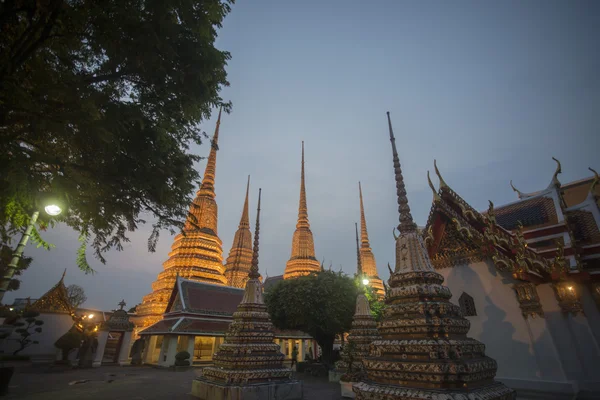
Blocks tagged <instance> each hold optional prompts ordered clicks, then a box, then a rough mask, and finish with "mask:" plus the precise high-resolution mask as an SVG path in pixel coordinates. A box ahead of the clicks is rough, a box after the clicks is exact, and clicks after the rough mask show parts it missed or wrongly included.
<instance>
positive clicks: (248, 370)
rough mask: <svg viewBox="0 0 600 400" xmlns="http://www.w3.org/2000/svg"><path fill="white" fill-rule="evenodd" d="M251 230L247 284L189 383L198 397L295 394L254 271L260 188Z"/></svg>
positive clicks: (295, 399)
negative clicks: (221, 337)
mask: <svg viewBox="0 0 600 400" xmlns="http://www.w3.org/2000/svg"><path fill="white" fill-rule="evenodd" d="M257 209H258V210H257V214H256V227H255V234H254V251H253V256H252V266H251V268H250V272H249V274H248V278H249V279H248V280H247V282H246V289H245V291H244V297H243V299H242V301H241V303H240V304H239V305H238V308H237V311H236V312H235V313H234V315H233V322H232V323H231V325H230V326H229V330H228V332H227V334H226V335H225V342H224V343H223V344H221V346H220V347H219V349H218V351H217V353H216V354H215V356H214V358H213V361H214V365H213V366H211V367H206V368H204V369H203V370H202V376H200V377H198V378H196V379H195V380H194V381H193V383H192V395H193V396H195V397H199V398H201V399H206V400H209V399H225V398H228V399H233V398H235V399H240V400H243V399H245V398H247V399H250V398H251V399H259V398H265V399H275V398H286V399H289V400H300V399H302V397H303V393H302V383H301V382H299V381H295V380H292V379H291V377H292V370H291V369H289V368H286V367H284V366H283V360H284V355H283V354H282V353H281V352H280V347H279V345H277V344H275V343H274V341H273V339H274V338H275V329H274V326H273V324H272V323H271V318H270V317H269V313H268V312H267V306H266V305H265V304H264V301H263V288H262V284H261V282H260V279H259V278H260V274H259V272H258V239H259V229H260V189H259V195H258V207H257Z"/></svg>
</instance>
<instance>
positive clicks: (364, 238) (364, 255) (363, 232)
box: [358, 182, 385, 299]
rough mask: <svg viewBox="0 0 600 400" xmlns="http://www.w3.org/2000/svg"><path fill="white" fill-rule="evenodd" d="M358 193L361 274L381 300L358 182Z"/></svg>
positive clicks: (379, 280)
mask: <svg viewBox="0 0 600 400" xmlns="http://www.w3.org/2000/svg"><path fill="white" fill-rule="evenodd" d="M358 193H359V197H360V259H361V266H362V274H363V275H364V276H366V277H367V278H368V279H369V286H371V287H372V288H373V290H374V291H375V293H376V294H377V297H378V298H379V299H383V297H384V296H385V290H384V289H383V281H382V280H381V279H380V278H379V274H378V273H377V263H376V262H375V255H374V254H373V250H371V244H370V243H369V234H368V233H367V219H366V218H365V207H364V205H363V196H362V188H361V186H360V182H358Z"/></svg>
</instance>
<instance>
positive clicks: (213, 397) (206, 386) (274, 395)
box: [192, 377, 304, 400]
mask: <svg viewBox="0 0 600 400" xmlns="http://www.w3.org/2000/svg"><path fill="white" fill-rule="evenodd" d="M303 394H304V392H303V388H302V382H300V381H294V380H286V381H279V382H267V383H254V384H249V385H243V386H236V385H223V384H218V383H215V382H211V381H208V380H205V379H204V378H201V377H200V378H196V379H194V380H193V381H192V396H194V397H196V398H199V399H202V400H280V399H286V400H302V398H303Z"/></svg>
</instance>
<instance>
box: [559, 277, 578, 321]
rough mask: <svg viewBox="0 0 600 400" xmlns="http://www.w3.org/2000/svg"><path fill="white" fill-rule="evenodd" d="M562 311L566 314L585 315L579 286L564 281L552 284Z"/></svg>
mask: <svg viewBox="0 0 600 400" xmlns="http://www.w3.org/2000/svg"><path fill="white" fill-rule="evenodd" d="M552 288H553V289H554V294H555V295H556V299H557V300H558V305H559V307H560V309H561V311H562V312H563V313H565V314H573V315H577V314H578V313H582V314H583V305H582V304H581V297H580V294H579V291H578V290H577V286H576V285H575V284H574V283H573V282H568V281H562V282H556V283H553V284H552Z"/></svg>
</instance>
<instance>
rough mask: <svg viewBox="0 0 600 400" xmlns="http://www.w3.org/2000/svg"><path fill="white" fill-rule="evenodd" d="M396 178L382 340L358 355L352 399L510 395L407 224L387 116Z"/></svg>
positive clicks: (453, 399) (420, 240) (414, 228)
mask: <svg viewBox="0 0 600 400" xmlns="http://www.w3.org/2000/svg"><path fill="white" fill-rule="evenodd" d="M388 124H389V131H390V140H391V142H392V152H393V161H394V171H395V175H396V189H397V196H398V211H399V214H400V224H399V225H398V230H399V231H400V235H399V236H398V237H397V239H396V265H395V268H394V271H393V274H392V275H391V276H390V279H389V290H388V294H387V297H386V305H385V309H384V319H383V321H382V322H380V324H379V326H378V330H379V334H380V335H381V337H382V339H381V340H375V341H374V342H373V343H372V344H371V353H370V355H369V356H368V357H364V358H363V365H364V367H365V369H366V373H367V377H366V379H365V380H364V381H362V382H360V383H358V384H355V385H354V388H353V390H354V392H355V393H356V398H357V399H358V400H367V399H368V400H378V399H381V400H392V399H402V400H413V399H414V400H417V399H418V400H421V399H423V400H424V399H445V400H458V399H461V400H463V399H481V400H484V399H485V400H496V399H498V400H508V399H515V398H516V393H515V392H514V391H513V390H512V389H509V388H507V387H506V386H504V385H503V384H502V383H499V382H496V381H494V377H495V374H496V369H497V364H496V362H495V361H494V360H493V359H491V358H489V357H487V356H486V355H485V345H483V344H482V343H480V342H478V341H476V340H474V339H471V338H468V337H467V333H468V332H469V326H470V324H469V321H468V320H467V319H466V318H465V317H464V316H463V314H462V312H461V309H460V307H459V306H457V305H455V304H452V303H451V302H450V298H451V297H452V294H451V292H450V290H449V289H448V288H447V287H446V286H443V282H444V278H443V277H442V276H441V275H440V274H439V273H437V272H436V271H435V270H434V268H433V266H432V264H431V261H430V259H429V255H428V254H427V250H426V248H425V244H424V242H423V238H422V237H421V235H420V233H419V231H418V229H417V225H416V224H415V222H414V221H413V218H412V215H411V213H410V207H409V205H408V199H407V196H406V189H405V185H404V180H403V177H402V170H401V168H400V161H399V159H398V153H397V150H396V144H395V138H394V134H393V131H392V124H391V121H390V117H389V113H388Z"/></svg>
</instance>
